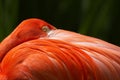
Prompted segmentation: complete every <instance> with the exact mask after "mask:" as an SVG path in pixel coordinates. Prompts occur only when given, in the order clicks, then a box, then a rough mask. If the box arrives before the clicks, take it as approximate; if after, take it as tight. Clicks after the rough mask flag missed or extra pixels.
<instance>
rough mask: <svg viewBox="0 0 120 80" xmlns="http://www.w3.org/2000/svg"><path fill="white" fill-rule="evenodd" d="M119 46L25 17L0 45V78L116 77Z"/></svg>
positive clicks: (102, 79) (119, 68) (118, 76)
mask: <svg viewBox="0 0 120 80" xmlns="http://www.w3.org/2000/svg"><path fill="white" fill-rule="evenodd" d="M119 59H120V47H118V46H115V45H113V44H110V43H108V42H105V41H103V40H100V39H96V38H93V37H89V36H85V35H82V34H78V33H74V32H70V31H66V30H61V29H56V28H55V27H54V26H52V25H50V24H48V23H47V22H45V21H43V20H40V19H28V20H25V21H23V22H22V23H21V24H20V25H18V27H17V28H16V29H15V30H14V31H13V32H12V33H11V34H10V35H9V36H8V37H7V38H5V39H4V40H3V41H2V42H1V44H0V60H1V64H0V80H119V79H120V72H119V71H120V60H119Z"/></svg>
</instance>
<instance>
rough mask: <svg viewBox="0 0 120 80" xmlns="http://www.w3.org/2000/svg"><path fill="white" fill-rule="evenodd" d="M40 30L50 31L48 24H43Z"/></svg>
mask: <svg viewBox="0 0 120 80" xmlns="http://www.w3.org/2000/svg"><path fill="white" fill-rule="evenodd" d="M42 30H43V31H44V32H49V31H50V28H49V27H48V26H43V27H42Z"/></svg>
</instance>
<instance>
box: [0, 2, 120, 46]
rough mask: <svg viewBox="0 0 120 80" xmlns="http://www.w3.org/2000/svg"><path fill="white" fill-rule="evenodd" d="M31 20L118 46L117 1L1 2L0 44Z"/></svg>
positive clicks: (119, 4)
mask: <svg viewBox="0 0 120 80" xmlns="http://www.w3.org/2000/svg"><path fill="white" fill-rule="evenodd" d="M33 17H35V18H40V19H43V20H45V21H47V22H49V23H51V24H52V25H54V26H56V27H57V28H62V29H66V30H71V31H75V32H78V33H81V34H85V35H89V36H93V37H96V38H100V39H102V40H105V41H108V42H110V43H113V44H116V45H119V46H120V1H119V0H0V41H1V40H3V39H4V38H5V37H6V36H7V35H9V34H10V33H11V32H12V31H13V29H14V28H15V27H16V26H17V25H18V24H19V23H20V22H21V21H22V20H24V19H27V18H33Z"/></svg>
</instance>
